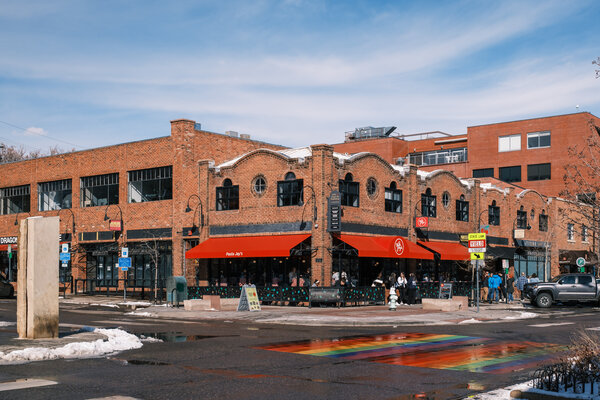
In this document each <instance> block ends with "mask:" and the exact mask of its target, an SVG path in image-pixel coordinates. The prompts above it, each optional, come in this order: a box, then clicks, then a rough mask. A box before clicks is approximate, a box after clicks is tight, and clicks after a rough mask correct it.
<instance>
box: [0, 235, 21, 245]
mask: <svg viewBox="0 0 600 400" xmlns="http://www.w3.org/2000/svg"><path fill="white" fill-rule="evenodd" d="M17 240H18V238H17V237H16V236H8V237H0V244H17Z"/></svg>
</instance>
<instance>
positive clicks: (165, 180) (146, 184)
mask: <svg viewBox="0 0 600 400" xmlns="http://www.w3.org/2000/svg"><path fill="white" fill-rule="evenodd" d="M128 189H129V202H130V203H144V202H147V201H157V200H169V199H172V198H173V167H172V166H170V165H169V166H168V167H159V168H150V169H141V170H137V171H129V186H128Z"/></svg>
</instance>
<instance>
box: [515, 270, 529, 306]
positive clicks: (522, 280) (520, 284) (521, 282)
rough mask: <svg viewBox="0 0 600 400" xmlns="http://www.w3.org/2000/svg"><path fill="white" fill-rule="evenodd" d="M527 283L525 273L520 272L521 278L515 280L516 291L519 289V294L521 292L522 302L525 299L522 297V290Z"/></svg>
mask: <svg viewBox="0 0 600 400" xmlns="http://www.w3.org/2000/svg"><path fill="white" fill-rule="evenodd" d="M526 283H527V277H526V276H525V272H521V276H520V277H519V279H517V289H519V292H521V300H523V299H524V298H525V295H524V293H523V292H524V291H525V290H524V289H525V284H526Z"/></svg>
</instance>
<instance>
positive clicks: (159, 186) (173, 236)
mask: <svg viewBox="0 0 600 400" xmlns="http://www.w3.org/2000/svg"><path fill="white" fill-rule="evenodd" d="M452 139H456V138H446V139H445V140H452ZM394 140H396V139H394ZM456 144H460V142H454V143H453V145H456ZM0 172H1V173H0V176H1V177H2V178H1V180H0V205H1V213H0V214H1V215H0V221H1V228H0V230H1V232H0V242H3V243H0V246H1V247H0V268H1V269H3V270H6V269H7V267H8V263H9V262H10V263H11V265H12V266H15V265H16V260H15V258H9V257H8V252H7V250H8V249H7V247H8V244H9V243H10V244H11V247H12V249H13V250H14V248H15V245H16V246H17V247H18V245H19V243H18V242H16V236H17V228H18V227H17V226H16V224H15V222H18V220H20V219H22V218H25V217H28V216H30V215H31V216H35V215H42V216H46V215H48V216H50V215H58V216H59V217H60V220H61V224H60V227H61V235H62V242H64V243H69V245H70V251H71V260H70V261H65V262H64V263H61V266H60V268H61V277H62V278H61V279H63V280H64V281H69V280H70V279H71V277H72V278H73V280H74V283H75V284H76V285H77V287H78V290H83V289H90V288H92V287H93V288H98V289H101V290H106V289H110V288H118V287H122V285H123V281H124V279H125V278H126V279H127V282H128V286H130V287H131V286H134V287H145V288H148V287H152V286H153V282H154V280H155V278H156V277H158V278H159V279H164V278H165V277H167V276H170V275H185V276H186V278H187V280H188V284H189V285H200V286H202V285H205V286H206V285H213V286H215V285H216V286H219V287H220V286H222V285H230V286H236V287H237V286H238V285H239V284H240V283H243V282H244V281H245V282H248V281H251V282H253V283H257V284H258V285H266V286H269V285H300V284H301V281H302V280H303V281H305V282H308V281H314V280H315V279H318V280H320V281H321V282H322V285H325V286H328V285H330V284H331V276H332V274H333V273H334V272H338V274H339V275H340V276H341V275H345V276H347V279H348V281H349V282H350V283H353V284H355V285H359V286H363V287H368V286H370V284H371V282H372V281H373V280H374V279H375V278H377V277H378V276H379V275H380V274H381V276H382V277H386V276H387V275H388V274H390V273H391V272H405V273H415V274H417V276H418V277H419V278H424V277H425V276H427V277H428V278H430V279H442V278H445V279H448V278H456V279H459V280H465V279H470V274H469V262H468V261H467V259H468V258H469V254H468V252H467V250H466V248H465V247H464V239H465V238H464V235H465V234H466V233H469V232H477V231H479V228H480V226H482V225H489V227H487V229H488V231H489V238H488V243H489V252H488V253H487V263H488V267H489V268H492V269H494V268H500V267H501V266H503V265H507V264H508V265H510V266H512V265H514V266H515V267H516V269H517V270H518V271H524V272H527V273H528V274H531V273H537V274H539V275H540V276H542V277H548V276H549V275H555V274H557V273H558V272H559V271H560V270H561V268H560V267H559V266H560V265H561V262H562V263H563V264H562V265H563V267H564V268H568V266H569V265H572V264H574V259H575V258H576V257H579V256H582V255H584V256H586V257H588V259H589V258H590V256H589V253H591V249H593V245H594V240H595V238H594V236H593V235H590V234H589V233H585V234H584V232H580V230H579V229H577V230H575V228H574V227H573V226H569V222H568V220H567V219H565V218H566V217H568V216H571V217H573V218H576V214H577V213H578V212H580V211H579V210H580V209H579V208H577V207H575V206H573V204H571V203H568V202H565V201H563V200H560V199H557V198H552V197H546V196H544V195H541V194H540V193H539V192H537V191H535V190H524V189H522V188H518V187H516V186H514V185H506V184H502V183H501V182H499V181H497V180H490V179H489V178H485V179H483V180H478V179H472V178H469V179H459V178H457V177H456V175H454V174H453V173H451V172H448V171H443V170H437V171H429V172H428V171H424V170H419V169H417V167H416V166H414V165H404V166H400V165H395V164H390V162H389V160H387V159H385V158H383V157H382V156H380V155H378V154H375V153H365V152H362V153H357V154H352V155H348V154H341V153H336V152H334V147H333V146H330V145H325V144H322V145H313V146H310V147H306V148H301V149H285V148H283V147H281V146H277V145H270V144H267V143H262V142H257V141H253V140H250V139H249V138H238V137H234V136H232V135H222V134H216V133H211V132H206V131H202V130H201V129H200V127H199V125H198V124H196V123H195V122H194V121H189V120H176V121H172V123H171V135H170V136H168V137H163V138H157V139H150V140H145V141H140V142H133V143H126V144H121V145H115V146H108V147H104V148H98V149H92V150H87V151H81V152H74V153H68V154H63V155H57V156H51V157H44V158H40V159H35V160H28V161H22V162H17V163H11V164H4V165H0ZM336 196H339V202H340V207H341V211H342V214H341V225H340V229H334V232H332V231H331V229H328V228H331V227H330V226H328V225H329V224H330V221H329V214H328V210H329V205H330V202H331V203H332V204H333V203H335V198H336ZM421 216H427V217H429V219H428V221H429V223H428V226H427V227H417V226H415V225H416V217H421ZM419 221H421V219H419ZM111 228H114V229H120V230H111ZM580 233H581V235H580ZM15 242H16V243H15ZM461 242H462V244H461ZM122 247H127V248H128V249H129V256H130V257H131V258H132V268H131V269H130V270H129V271H128V272H127V274H125V273H123V272H122V271H120V270H118V269H117V268H115V264H116V262H117V259H118V257H119V254H120V249H121V248H122ZM186 255H187V259H185V258H184V257H185V256H186ZM561 257H562V258H561ZM503 260H506V261H503ZM591 262H592V260H591V259H590V263H591ZM155 264H156V265H158V268H156V269H155V268H154V265H155ZM564 268H563V269H564ZM10 275H11V277H12V278H13V279H14V277H15V271H11V274H10Z"/></svg>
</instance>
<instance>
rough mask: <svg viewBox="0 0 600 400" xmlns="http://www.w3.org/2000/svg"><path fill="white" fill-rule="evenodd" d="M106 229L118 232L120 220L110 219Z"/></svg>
mask: <svg viewBox="0 0 600 400" xmlns="http://www.w3.org/2000/svg"><path fill="white" fill-rule="evenodd" d="M108 229H110V230H111V231H120V230H121V220H119V219H111V220H110V222H109V224H108Z"/></svg>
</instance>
